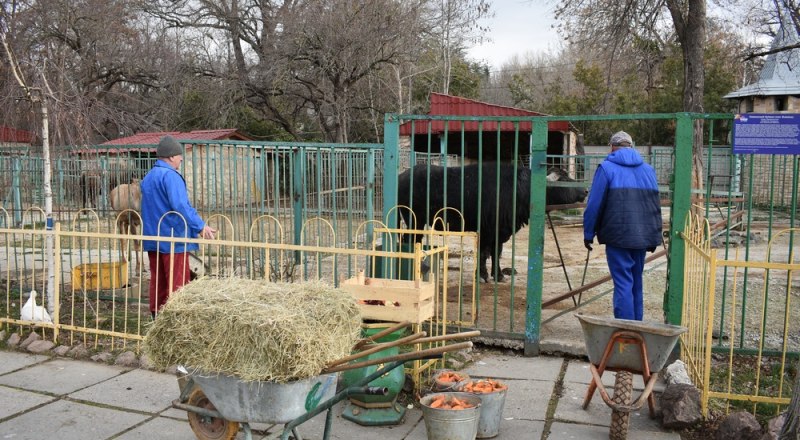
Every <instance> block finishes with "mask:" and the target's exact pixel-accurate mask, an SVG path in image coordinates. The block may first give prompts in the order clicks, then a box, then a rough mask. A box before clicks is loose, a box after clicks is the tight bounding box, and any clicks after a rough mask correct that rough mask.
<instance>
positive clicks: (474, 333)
mask: <svg viewBox="0 0 800 440" xmlns="http://www.w3.org/2000/svg"><path fill="white" fill-rule="evenodd" d="M480 335H481V331H480V330H473V331H469V332H461V333H451V334H449V335H440V336H431V337H429V338H420V339H417V340H416V341H414V342H413V343H414V344H427V343H429V342H439V341H452V340H454V339H464V338H471V337H473V336H480Z"/></svg>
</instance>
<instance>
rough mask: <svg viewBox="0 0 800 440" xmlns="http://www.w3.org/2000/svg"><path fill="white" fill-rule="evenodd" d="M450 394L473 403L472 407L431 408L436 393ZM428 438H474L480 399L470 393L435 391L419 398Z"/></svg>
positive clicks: (449, 439) (467, 439) (450, 439)
mask: <svg viewBox="0 0 800 440" xmlns="http://www.w3.org/2000/svg"><path fill="white" fill-rule="evenodd" d="M440 394H445V395H452V396H456V397H458V398H459V399H462V400H465V401H467V402H469V403H470V404H471V405H474V406H473V407H472V408H467V409H460V410H452V409H438V408H431V407H430V403H431V401H432V400H433V399H434V398H435V397H436V396H438V395H440ZM419 403H420V404H421V405H422V416H423V418H424V419H425V429H426V431H427V433H428V440H474V439H475V437H476V436H477V435H478V420H479V419H480V413H481V399H480V398H479V397H477V396H476V395H474V394H472V393H436V394H429V395H427V396H425V397H423V398H421V399H420V400H419Z"/></svg>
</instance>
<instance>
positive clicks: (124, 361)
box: [114, 351, 139, 368]
mask: <svg viewBox="0 0 800 440" xmlns="http://www.w3.org/2000/svg"><path fill="white" fill-rule="evenodd" d="M114 364H116V365H121V366H123V367H131V368H136V367H138V366H139V359H137V358H136V353H134V352H132V351H126V352H124V353H121V354H120V355H119V356H117V358H116V359H114Z"/></svg>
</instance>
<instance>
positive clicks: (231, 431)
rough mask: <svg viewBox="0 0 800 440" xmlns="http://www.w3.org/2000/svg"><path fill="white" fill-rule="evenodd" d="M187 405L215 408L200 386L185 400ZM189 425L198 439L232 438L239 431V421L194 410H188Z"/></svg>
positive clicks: (217, 439) (226, 439) (228, 439)
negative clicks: (207, 415) (209, 415)
mask: <svg viewBox="0 0 800 440" xmlns="http://www.w3.org/2000/svg"><path fill="white" fill-rule="evenodd" d="M186 403H187V404H188V405H192V406H197V407H200V408H205V409H210V410H216V408H215V407H214V405H213V404H212V403H211V401H210V400H208V397H206V395H205V394H204V393H203V390H201V389H200V388H195V389H194V390H193V391H192V394H191V395H190V396H189V400H188V401H187V402H186ZM188 417H189V426H191V427H192V431H194V435H196V436H197V438H198V439H200V440H233V439H234V438H236V434H237V433H238V432H239V423H238V422H231V421H229V420H225V419H223V418H221V417H220V418H216V417H206V416H203V415H200V414H198V413H195V412H191V411H189V412H188Z"/></svg>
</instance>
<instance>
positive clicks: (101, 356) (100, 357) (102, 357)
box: [89, 351, 114, 363]
mask: <svg viewBox="0 0 800 440" xmlns="http://www.w3.org/2000/svg"><path fill="white" fill-rule="evenodd" d="M113 357H114V356H113V355H112V354H111V353H109V352H107V351H106V352H103V353H98V354H96V355H94V356H92V357H90V358H89V359H91V360H93V361H95V362H106V363H107V362H111V359H112V358H113Z"/></svg>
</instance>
